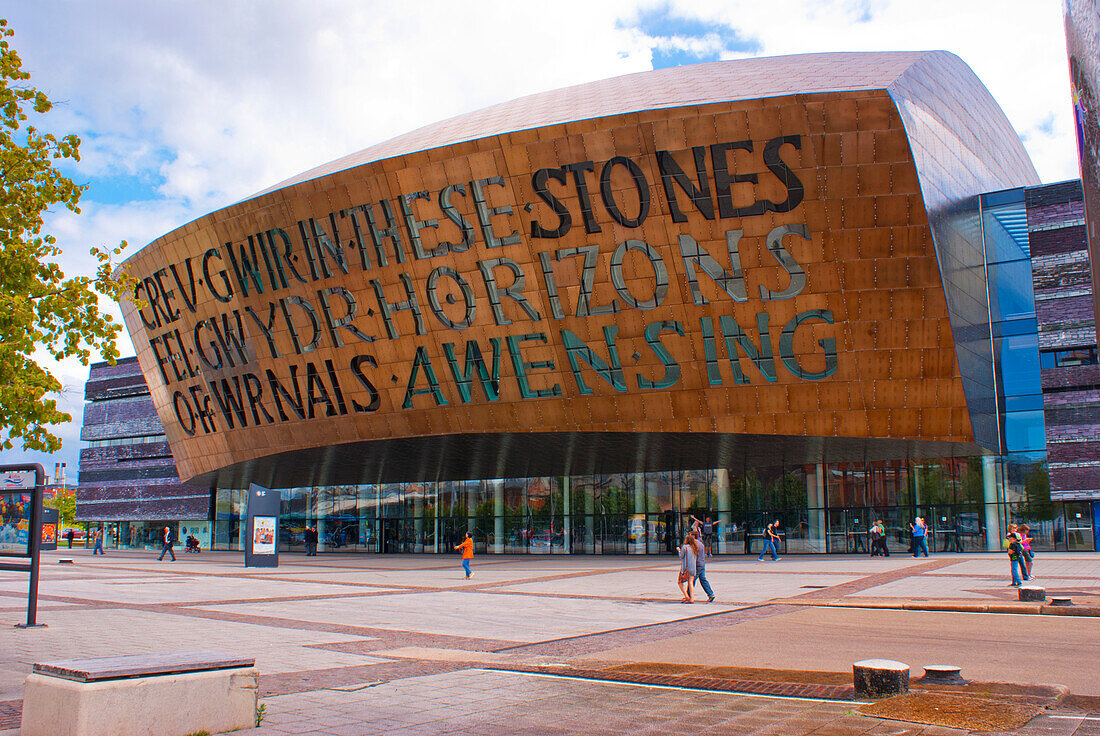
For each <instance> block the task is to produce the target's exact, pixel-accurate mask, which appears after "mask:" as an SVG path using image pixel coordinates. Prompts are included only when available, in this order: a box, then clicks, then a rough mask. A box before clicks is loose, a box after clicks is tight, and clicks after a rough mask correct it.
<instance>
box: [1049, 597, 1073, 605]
mask: <svg viewBox="0 0 1100 736" xmlns="http://www.w3.org/2000/svg"><path fill="white" fill-rule="evenodd" d="M1050 605H1052V606H1072V605H1073V599H1072V598H1067V597H1065V596H1051V599H1050Z"/></svg>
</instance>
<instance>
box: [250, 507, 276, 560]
mask: <svg viewBox="0 0 1100 736" xmlns="http://www.w3.org/2000/svg"><path fill="white" fill-rule="evenodd" d="M277 523H278V520H277V519H276V518H275V517H274V516H256V517H253V519H252V554H254V555H273V554H275V529H276V528H277V527H276V525H277Z"/></svg>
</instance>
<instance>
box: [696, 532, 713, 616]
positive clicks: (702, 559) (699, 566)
mask: <svg viewBox="0 0 1100 736" xmlns="http://www.w3.org/2000/svg"><path fill="white" fill-rule="evenodd" d="M708 554H709V553H708V552H707V547H706V545H705V544H703V543H702V542H700V541H699V540H698V539H696V540H695V579H696V580H697V581H699V585H701V586H703V592H704V593H706V594H707V603H714V591H713V590H711V587H710V581H708V580H707V556H708ZM693 592H694V591H693Z"/></svg>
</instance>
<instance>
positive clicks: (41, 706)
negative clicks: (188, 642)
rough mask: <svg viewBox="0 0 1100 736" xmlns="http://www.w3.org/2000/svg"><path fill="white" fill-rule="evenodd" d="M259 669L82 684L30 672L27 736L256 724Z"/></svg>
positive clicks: (141, 734)
mask: <svg viewBox="0 0 1100 736" xmlns="http://www.w3.org/2000/svg"><path fill="white" fill-rule="evenodd" d="M257 697H258V692H257V685H256V670H255V669H253V668H238V669H225V670H214V671H210V672H192V673H187V674H180V675H160V676H156V677H138V678H134V679H128V680H106V681H101V682H88V683H84V682H76V681H73V680H65V679H61V678H59V677H50V676H47V675H39V674H32V675H30V676H28V677H27V681H26V687H25V689H24V693H23V723H22V726H21V729H20V732H19V733H20V735H21V736H148V735H149V734H156V736H187V734H191V733H195V732H196V731H203V730H205V731H209V732H210V733H220V732H222V731H232V730H235V729H239V728H251V727H253V726H255V724H256V703H257Z"/></svg>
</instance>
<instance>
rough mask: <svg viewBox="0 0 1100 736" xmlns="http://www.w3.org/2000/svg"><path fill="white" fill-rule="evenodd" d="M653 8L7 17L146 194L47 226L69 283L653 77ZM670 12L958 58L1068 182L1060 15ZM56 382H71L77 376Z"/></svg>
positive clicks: (679, 3)
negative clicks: (160, 244) (410, 156)
mask: <svg viewBox="0 0 1100 736" xmlns="http://www.w3.org/2000/svg"><path fill="white" fill-rule="evenodd" d="M665 4H666V3H660V2H634V1H630V0H614V1H611V2H591V1H586V0H562V1H560V2H555V3H525V2H514V1H511V2H510V1H507V0H492V1H490V2H479V3H476V4H473V3H455V2H443V1H442V0H421V1H420V2H417V3H388V2H381V1H380V0H372V1H370V2H362V1H361V0H278V1H275V0H272V1H268V2H264V1H261V0H235V1H234V2H228V3H227V2H224V0H161V1H160V2H145V1H143V0H100V1H99V2H96V3H87V2H82V1H81V0H35V2H24V3H10V4H9V5H8V7H6V8H5V11H6V14H7V17H8V18H9V20H10V21H11V26H12V27H13V28H14V29H15V32H16V36H15V39H14V45H15V47H16V48H17V49H18V50H19V51H20V53H21V55H22V56H23V58H24V62H25V68H26V69H27V70H28V71H30V72H31V73H32V75H33V77H32V83H33V84H35V85H36V86H38V87H39V88H41V89H43V90H44V91H46V92H47V93H48V94H49V95H50V96H51V98H52V99H53V100H55V102H57V103H58V107H57V109H56V111H55V113H53V114H52V116H51V120H52V125H51V127H53V128H54V129H56V130H58V131H60V132H76V133H78V134H80V135H81V136H82V137H83V138H84V139H85V143H84V152H85V161H84V162H82V163H81V164H80V165H78V167H77V168H76V178H77V179H78V180H81V181H84V180H88V179H91V178H93V177H119V176H123V177H126V176H129V177H134V178H135V179H137V180H140V182H145V183H146V184H148V185H149V186H153V187H155V190H154V191H153V192H152V194H151V195H149V196H148V199H147V200H143V201H132V202H123V203H116V204H110V205H104V204H96V203H92V202H87V201H86V202H85V204H84V214H83V215H81V216H79V217H76V216H74V215H72V214H71V213H68V212H63V211H62V212H58V213H55V214H54V215H52V216H51V218H50V227H51V230H52V232H54V233H56V234H57V235H58V237H59V240H60V243H61V245H62V247H64V248H65V251H66V256H65V260H64V262H63V267H64V268H65V270H66V271H67V272H69V273H76V272H81V271H83V272H89V271H90V269H91V268H92V261H91V259H90V258H89V257H87V255H86V254H87V250H88V247H89V246H90V245H112V244H114V243H116V242H117V241H119V240H122V239H127V240H129V241H131V243H132V244H133V245H134V247H140V246H141V245H143V244H144V243H146V242H148V241H150V240H152V239H154V238H155V237H157V236H159V235H161V234H163V233H165V232H167V231H169V230H171V229H172V228H174V227H176V226H178V225H181V224H183V223H185V222H187V221H189V220H191V219H193V218H195V217H198V216H201V215H202V214H205V213H206V212H209V211H211V210H213V209H216V208H218V207H221V206H225V205H227V204H230V203H232V202H234V201H236V200H238V199H241V198H243V197H246V196H248V195H250V194H252V193H254V192H256V191H259V190H261V189H263V188H266V187H268V186H270V185H271V184H273V183H276V182H278V181H280V180H282V179H284V178H287V177H290V176H293V175H294V174H296V173H298V172H300V171H303V170H306V169H308V168H311V167H313V166H316V165H318V164H321V163H324V162H326V161H329V160H332V159H334V158H337V157H340V156H342V155H345V154H347V153H350V152H353V151H356V150H359V149H361V148H364V147H366V146H368V145H371V144H373V143H377V142H380V141H382V140H385V139H387V138H389V137H392V136H394V135H397V134H400V133H403V132H406V131H408V130H411V129H413V128H416V127H419V126H421V125H425V124H428V123H430V122H433V121H436V120H441V119H444V118H447V117H451V116H453V115H456V114H460V113H462V112H465V111H469V110H474V109H477V108H480V107H484V106H486V105H490V104H493V103H497V102H501V101H504V100H507V99H511V98H514V97H519V96H521V95H526V94H531V93H534V92H538V91H542V90H548V89H554V88H557V87H562V86H566V85H570V84H578V83H582V82H586V81H592V80H596V79H602V78H606V77H610V76H616V75H619V74H627V73H631V72H637V71H643V70H645V69H648V68H649V65H650V58H651V51H652V49H651V46H650V44H649V43H648V42H647V40H646V39H645V38H644V37H643V36H642V35H641V34H639V33H637V32H632V31H631V30H629V29H624V28H621V27H620V26H619V24H618V22H619V21H627V22H628V21H629V19H630V18H632V17H637V16H638V14H639V12H641V11H643V10H653V9H654V8H657V7H659V6H661V5H665ZM669 7H670V8H671V9H672V10H673V12H676V13H678V14H680V15H682V16H684V17H687V18H690V19H699V20H703V21H711V22H715V23H723V24H726V25H728V26H730V27H732V28H735V29H737V31H738V32H739V34H740V35H741V37H742V38H751V39H757V40H759V42H760V44H761V46H762V50H761V54H762V55H773V54H791V53H800V52H809V51H845V50H901V49H937V48H942V49H946V50H949V51H952V52H954V53H956V54H958V55H959V56H960V57H962V59H963V60H964V61H966V62H967V63H969V64H970V65H971V67H972V68H973V69H974V70H975V72H976V73H977V74H978V76H979V77H980V78H981V79H982V80H983V81H984V82H985V83H986V85H987V86H988V87H989V88H990V90H991V92H992V93H993V96H994V97H995V98H996V99H997V100H998V101H999V102H1000V103H1001V105H1002V106H1003V107H1004V109H1005V111H1006V113H1007V114H1008V116H1009V119H1010V120H1011V121H1012V123H1013V124H1014V125H1015V127H1016V129H1017V131H1019V132H1020V133H1021V135H1022V136H1023V137H1024V139H1025V142H1026V145H1027V147H1028V149H1029V151H1030V152H1031V153H1032V157H1033V159H1034V161H1035V163H1036V167H1037V168H1038V170H1039V173H1040V175H1041V176H1042V177H1043V179H1044V180H1046V181H1055V180H1061V179H1067V178H1071V177H1074V176H1077V173H1076V153H1075V150H1076V149H1075V145H1074V142H1073V128H1072V118H1071V108H1070V105H1071V103H1070V98H1069V88H1068V81H1067V78H1068V73H1067V71H1066V66H1067V65H1066V55H1065V40H1064V36H1063V30H1062V27H1061V14H1060V7H1059V4H1058V3H1036V2H1034V0H998V1H996V2H994V1H992V0H983V1H982V2H969V3H961V2H958V1H957V0H926V1H925V2H921V3H914V2H901V1H894V2H890V1H888V0H881V1H878V2H869V1H868V0H848V1H841V0H834V1H828V0H819V1H817V2H810V1H809V0H773V1H772V2H768V3H762V2H759V1H758V0H733V1H731V0H672V2H671V3H670V4H669ZM720 47H721V46H720V45H717V46H715V48H720ZM708 48H710V46H708ZM93 195H94V190H93ZM127 352H128V351H127ZM124 354H126V352H124ZM63 370H64V372H65V375H66V376H67V378H66V380H69V379H72V380H74V381H78V382H80V381H82V380H83V377H85V376H86V375H87V374H86V369H80V370H75V369H70V367H65V368H64V369H63ZM74 417H76V418H77V421H79V412H75V413H74ZM64 432H65V433H66V434H68V435H70V436H71V435H72V434H73V432H72V429H71V428H66V429H65V430H64ZM11 455H12V453H3V454H2V457H0V459H5V460H7V459H9V456H11Z"/></svg>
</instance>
